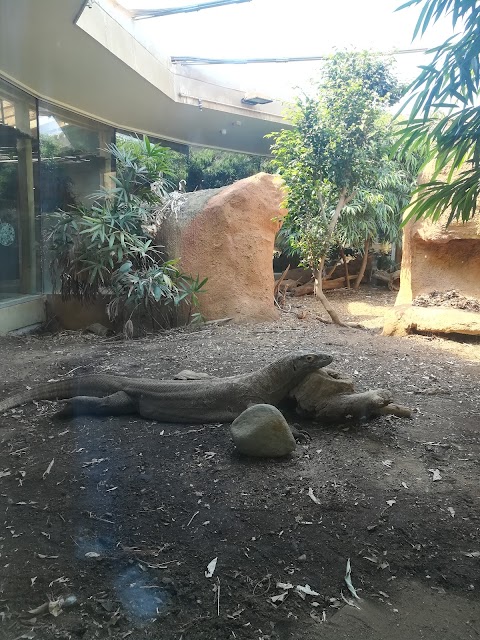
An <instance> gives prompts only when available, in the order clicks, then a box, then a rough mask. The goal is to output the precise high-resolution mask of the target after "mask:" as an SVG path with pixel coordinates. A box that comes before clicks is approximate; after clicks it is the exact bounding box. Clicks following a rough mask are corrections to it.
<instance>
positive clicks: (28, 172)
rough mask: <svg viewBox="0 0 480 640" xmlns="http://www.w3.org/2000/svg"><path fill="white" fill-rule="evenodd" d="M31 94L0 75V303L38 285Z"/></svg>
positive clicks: (34, 132)
mask: <svg viewBox="0 0 480 640" xmlns="http://www.w3.org/2000/svg"><path fill="white" fill-rule="evenodd" d="M37 161H38V143H37V117H36V105H35V99H34V98H32V97H31V96H29V95H28V94H26V93H24V92H23V91H20V90H19V89H17V88H15V87H13V86H11V85H9V84H8V83H6V82H4V81H2V80H0V303H1V301H2V300H4V299H7V298H15V297H18V296H19V295H22V294H32V293H36V292H38V291H39V289H40V284H41V277H40V276H41V274H40V268H39V264H40V262H39V251H38V247H39V245H38V240H39V235H40V225H39V220H38V218H37V215H36V214H37V207H36V205H37V203H36V199H35V185H36V178H37V171H38V162H37Z"/></svg>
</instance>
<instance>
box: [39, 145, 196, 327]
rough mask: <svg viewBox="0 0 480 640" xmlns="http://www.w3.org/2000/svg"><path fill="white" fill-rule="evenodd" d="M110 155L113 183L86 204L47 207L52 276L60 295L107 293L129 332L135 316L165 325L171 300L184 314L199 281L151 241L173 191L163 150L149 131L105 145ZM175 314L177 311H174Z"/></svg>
mask: <svg viewBox="0 0 480 640" xmlns="http://www.w3.org/2000/svg"><path fill="white" fill-rule="evenodd" d="M108 151H109V152H110V153H111V154H112V156H113V158H114V159H115V161H116V176H115V177H113V178H112V180H113V186H112V187H111V188H109V189H106V188H101V189H100V191H98V192H96V193H94V194H92V196H91V197H92V200H93V204H92V206H91V207H84V206H73V207H71V208H70V209H69V210H68V211H58V212H56V213H54V214H51V216H50V217H51V218H52V219H53V226H52V228H51V229H50V231H49V233H48V238H47V239H48V242H49V245H50V248H51V250H52V253H53V261H52V264H51V266H52V276H53V278H52V280H53V282H54V285H56V284H57V281H58V279H59V284H60V286H59V289H60V292H61V294H62V297H63V298H64V299H68V298H72V297H73V298H76V299H78V300H81V301H82V302H86V301H91V300H94V299H95V298H97V296H98V295H99V294H105V295H108V296H109V297H110V302H109V304H108V307H107V311H108V313H109V317H110V318H111V319H112V320H121V321H122V322H123V325H124V330H125V332H126V333H127V334H131V333H132V330H133V321H134V319H137V320H138V321H139V322H141V323H145V321H146V320H148V321H149V322H151V324H152V327H161V328H164V327H165V326H166V325H168V324H170V323H171V322H172V314H171V313H169V311H170V308H171V307H175V308H176V307H178V305H180V303H182V304H183V305H184V306H185V305H186V306H187V307H188V314H187V321H191V320H192V319H195V318H197V317H198V316H197V315H196V314H195V313H194V309H195V307H196V306H197V303H198V294H199V293H200V292H201V290H202V288H203V286H204V285H205V281H202V282H199V280H198V278H197V279H194V278H192V277H191V276H189V275H187V274H184V273H182V272H181V270H180V269H179V266H178V263H177V261H176V260H169V261H164V260H163V259H162V253H161V247H158V246H155V245H154V244H153V241H154V235H155V231H156V229H158V227H159V225H160V224H161V222H162V220H163V218H164V217H165V216H166V215H168V213H169V211H171V208H172V207H174V206H176V203H177V199H178V198H170V196H169V195H168V191H169V184H168V179H167V177H166V176H167V175H168V174H169V163H168V151H169V150H168V149H165V148H163V147H159V146H158V145H154V144H152V143H151V142H150V141H149V140H148V138H147V137H144V139H143V140H138V141H133V143H131V142H130V143H128V144H125V143H123V142H122V143H120V144H118V145H109V146H108ZM175 315H176V314H175Z"/></svg>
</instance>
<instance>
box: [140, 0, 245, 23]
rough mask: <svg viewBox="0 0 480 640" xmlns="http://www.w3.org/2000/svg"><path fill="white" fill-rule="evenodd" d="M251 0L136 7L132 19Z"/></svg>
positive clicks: (213, 7)
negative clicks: (179, 5) (182, 5)
mask: <svg viewBox="0 0 480 640" xmlns="http://www.w3.org/2000/svg"><path fill="white" fill-rule="evenodd" d="M251 1H252V0H211V1H210V2H203V3H202V4H192V5H188V6H185V7H171V8H168V9H136V10H134V11H132V18H133V19H134V20H146V19H148V18H161V17H162V16H170V15H173V14H175V13H192V12H193V11H201V10H202V9H216V8H217V7H224V6H226V5H228V4H241V3H243V2H251Z"/></svg>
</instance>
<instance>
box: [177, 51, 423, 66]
mask: <svg viewBox="0 0 480 640" xmlns="http://www.w3.org/2000/svg"><path fill="white" fill-rule="evenodd" d="M426 51H428V49H427V48H422V49H399V50H398V51H387V52H386V53H385V52H384V53H379V54H378V55H379V56H396V55H400V54H402V55H403V54H407V53H425V52H426ZM327 58H329V54H324V55H321V56H300V57H298V58H196V57H194V56H172V57H171V58H170V60H171V61H172V63H173V64H271V63H275V62H279V63H285V62H315V61H316V60H326V59H327Z"/></svg>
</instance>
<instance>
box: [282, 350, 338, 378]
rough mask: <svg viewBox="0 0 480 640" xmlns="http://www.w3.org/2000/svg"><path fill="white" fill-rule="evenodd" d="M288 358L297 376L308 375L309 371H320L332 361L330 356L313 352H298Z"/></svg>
mask: <svg viewBox="0 0 480 640" xmlns="http://www.w3.org/2000/svg"><path fill="white" fill-rule="evenodd" d="M287 357H288V356H287ZM290 357H291V362H292V368H293V370H294V371H295V373H297V374H302V373H305V374H307V373H310V371H315V370H316V369H321V368H322V367H326V366H327V365H328V364H330V363H331V362H332V360H333V357H332V356H329V355H328V354H326V353H318V352H315V351H298V352H297V353H292V354H291V356H290Z"/></svg>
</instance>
